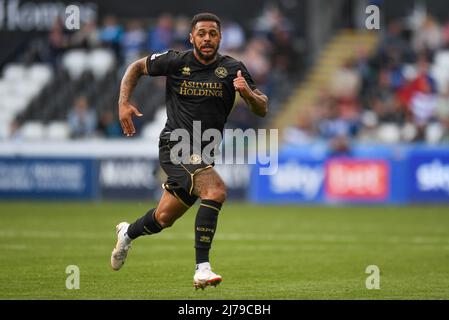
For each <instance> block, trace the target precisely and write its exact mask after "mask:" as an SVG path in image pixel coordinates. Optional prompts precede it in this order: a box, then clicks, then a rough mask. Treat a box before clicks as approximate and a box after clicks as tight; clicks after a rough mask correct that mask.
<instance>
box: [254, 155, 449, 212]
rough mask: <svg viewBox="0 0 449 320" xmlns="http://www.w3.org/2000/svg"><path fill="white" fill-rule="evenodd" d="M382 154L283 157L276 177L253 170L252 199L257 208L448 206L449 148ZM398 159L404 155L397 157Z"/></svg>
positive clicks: (256, 168) (280, 157)
mask: <svg viewBox="0 0 449 320" xmlns="http://www.w3.org/2000/svg"><path fill="white" fill-rule="evenodd" d="M387 151H388V152H379V155H378V156H377V157H376V155H373V154H369V155H368V154H363V152H359V153H357V152H356V154H355V155H353V156H351V157H327V156H325V155H321V156H315V157H312V156H310V153H305V152H298V154H295V153H292V152H289V153H286V154H283V153H282V152H281V154H280V156H279V165H278V170H277V172H276V174H274V175H266V176H261V175H259V174H258V165H256V166H255V167H254V168H253V171H252V175H251V177H252V179H251V180H252V183H251V185H250V190H249V198H250V200H252V201H253V202H257V203H273V204H280V203H290V204H292V203H304V204H308V203H309V204H314V203H317V204H318V203H325V204H339V203H341V204H363V203H367V204H407V203H444V202H448V203H449V148H448V147H440V148H430V147H414V148H410V147H407V146H404V147H395V148H393V147H392V148H391V150H387ZM398 154H399V155H400V156H398Z"/></svg>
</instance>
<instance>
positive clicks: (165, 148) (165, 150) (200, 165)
mask: <svg viewBox="0 0 449 320" xmlns="http://www.w3.org/2000/svg"><path fill="white" fill-rule="evenodd" d="M176 143H177V142H176V141H170V139H169V137H167V135H165V136H164V135H163V136H161V137H160V139H159V163H160V164H161V167H162V169H163V170H164V171H165V173H166V174H167V176H168V177H167V181H165V182H164V183H163V184H162V188H164V189H165V190H167V191H168V192H170V193H171V194H172V195H173V196H175V197H176V198H177V199H178V200H179V201H180V202H181V203H182V204H184V205H185V206H186V207H189V208H190V207H191V206H192V205H193V204H194V203H195V201H196V200H197V199H198V197H197V196H196V195H194V194H193V177H194V175H195V174H197V173H199V172H201V171H203V170H206V169H208V168H211V167H213V163H212V164H207V163H204V162H203V161H202V159H201V156H200V155H195V154H190V155H189V157H188V159H189V160H188V161H183V163H179V164H175V163H173V162H172V161H171V158H170V151H171V149H172V148H173V146H174V145H175V144H176Z"/></svg>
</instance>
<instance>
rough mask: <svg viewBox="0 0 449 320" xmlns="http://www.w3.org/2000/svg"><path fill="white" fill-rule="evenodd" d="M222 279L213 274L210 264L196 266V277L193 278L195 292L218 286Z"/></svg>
mask: <svg viewBox="0 0 449 320" xmlns="http://www.w3.org/2000/svg"><path fill="white" fill-rule="evenodd" d="M222 280H223V279H222V277H221V276H220V275H218V274H215V273H214V272H212V270H211V267H210V264H209V262H204V263H200V264H198V265H197V266H196V270H195V275H194V276H193V286H194V287H195V290H198V289H200V288H201V289H203V290H204V288H206V287H207V286H213V287H216V286H218V285H219V284H220V283H221V281H222Z"/></svg>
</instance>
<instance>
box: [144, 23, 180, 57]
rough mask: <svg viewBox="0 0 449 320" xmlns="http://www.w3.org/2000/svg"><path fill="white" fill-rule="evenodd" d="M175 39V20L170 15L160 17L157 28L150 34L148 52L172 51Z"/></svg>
mask: <svg viewBox="0 0 449 320" xmlns="http://www.w3.org/2000/svg"><path fill="white" fill-rule="evenodd" d="M173 39H174V28H173V18H172V16H171V15H169V14H163V15H162V16H160V17H159V19H158V23H157V25H156V27H155V28H153V29H151V30H150V31H149V33H148V50H149V51H150V52H163V51H166V50H168V49H170V45H171V43H172V41H173Z"/></svg>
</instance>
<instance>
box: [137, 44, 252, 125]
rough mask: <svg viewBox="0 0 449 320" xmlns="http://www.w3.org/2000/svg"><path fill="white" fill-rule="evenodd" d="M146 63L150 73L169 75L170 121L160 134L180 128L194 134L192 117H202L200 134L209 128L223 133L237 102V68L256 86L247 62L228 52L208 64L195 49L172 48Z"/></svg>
mask: <svg viewBox="0 0 449 320" xmlns="http://www.w3.org/2000/svg"><path fill="white" fill-rule="evenodd" d="M146 63H147V70H148V74H149V75H150V76H166V77H167V80H166V105H167V123H166V125H165V128H164V129H163V130H162V132H161V134H164V133H166V132H171V131H173V130H175V129H178V128H183V129H186V130H187V131H188V132H189V134H192V133H193V121H201V134H202V133H203V132H204V131H205V130H207V129H210V128H213V129H217V130H219V131H220V132H221V133H222V132H223V129H224V125H225V123H226V120H227V118H228V116H229V113H230V112H231V110H232V107H233V105H234V100H235V93H236V92H235V89H234V84H233V80H234V79H235V78H236V77H237V71H238V70H241V72H242V76H243V77H244V78H245V79H246V82H247V83H248V86H249V87H250V88H251V89H252V90H254V89H256V86H255V84H254V81H253V79H252V78H251V75H250V74H249V72H248V70H247V69H246V67H245V66H244V64H243V63H242V62H240V61H237V60H236V59H234V58H232V57H229V56H225V55H220V54H218V56H217V59H216V60H215V61H214V62H213V63H211V64H208V65H205V64H202V63H201V62H200V61H198V59H196V57H195V56H194V54H193V50H187V51H182V52H179V51H175V50H169V51H167V52H164V53H159V54H153V55H150V56H148V57H147V60H146Z"/></svg>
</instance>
